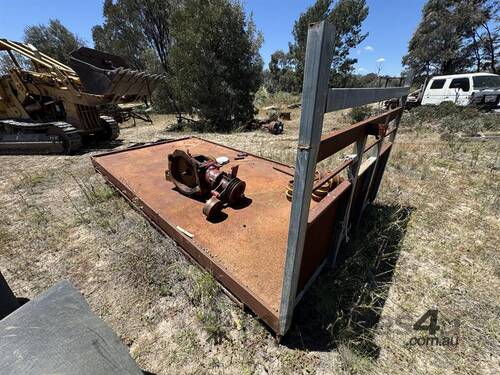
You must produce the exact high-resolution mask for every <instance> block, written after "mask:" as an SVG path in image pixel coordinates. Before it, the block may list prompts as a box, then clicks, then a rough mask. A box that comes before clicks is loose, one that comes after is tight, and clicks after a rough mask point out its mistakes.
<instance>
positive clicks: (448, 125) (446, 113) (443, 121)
mask: <svg viewBox="0 0 500 375" xmlns="http://www.w3.org/2000/svg"><path fill="white" fill-rule="evenodd" d="M401 126H402V127H406V128H411V129H414V130H422V129H428V130H434V131H438V132H440V133H465V134H476V133H478V132H481V131H490V130H500V116H499V115H498V114H496V113H485V112H481V111H480V110H479V109H478V108H474V107H460V106H456V105H455V104H453V103H451V102H443V103H441V104H440V105H437V106H420V107H416V108H413V109H412V110H411V111H406V112H405V113H404V114H403V118H402V120H401Z"/></svg>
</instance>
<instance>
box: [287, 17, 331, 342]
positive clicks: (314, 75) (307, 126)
mask: <svg viewBox="0 0 500 375" xmlns="http://www.w3.org/2000/svg"><path fill="white" fill-rule="evenodd" d="M334 39H335V28H334V27H333V25H331V24H330V23H328V22H325V21H323V22H320V23H317V24H313V25H310V27H309V31H308V33H307V46H306V56H305V67H304V83H303V88H302V112H301V118H300V131H299V145H298V148H297V161H296V167H295V177H294V186H293V195H292V209H291V213H290V226H289V229H288V244H287V252H286V258H285V269H284V274H283V286H282V290H281V304H280V312H279V315H280V326H279V335H281V336H283V335H284V334H285V333H286V331H287V330H288V328H289V327H290V324H291V322H292V317H293V310H294V308H295V299H296V296H297V285H298V282H299V274H300V267H301V262H302V254H303V250H304V241H305V236H306V231H307V221H308V217H309V207H310V204H311V194H312V187H313V182H314V172H315V170H316V159H317V156H318V149H319V145H320V141H321V131H322V128H323V116H324V113H325V109H326V102H327V97H328V81H329V78H330V67H331V64H332V59H333V46H334Z"/></svg>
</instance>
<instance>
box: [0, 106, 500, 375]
mask: <svg viewBox="0 0 500 375" xmlns="http://www.w3.org/2000/svg"><path fill="white" fill-rule="evenodd" d="M292 116H293V120H292V121H290V122H286V125H285V126H286V128H285V133H284V134H283V135H280V136H273V135H270V134H268V133H264V132H261V131H255V132H251V133H235V134H227V135H220V134H201V135H199V136H202V137H205V138H207V139H210V140H215V141H217V142H220V143H223V144H227V145H230V146H233V147H236V148H239V149H242V150H246V151H249V152H252V153H256V154H259V155H262V156H265V157H268V158H271V159H275V160H279V161H284V162H287V163H291V164H293V162H294V155H295V147H296V142H297V129H298V112H297V110H294V112H293V114H292ZM172 122H173V118H172V117H169V116H155V117H154V124H153V125H148V124H145V123H138V124H137V126H136V127H128V128H124V129H123V130H122V135H121V139H122V140H123V143H122V144H117V145H114V146H116V147H127V146H130V145H132V144H134V143H136V142H150V141H155V140H158V139H170V138H176V137H182V136H185V135H186V134H187V133H175V132H169V131H167V127H168V126H169V125H170V124H171V123H172ZM345 123H346V120H345V118H344V117H343V115H328V116H327V117H326V120H325V126H324V128H325V130H331V129H332V128H334V127H336V126H340V125H343V124H345ZM129 126H130V124H129ZM108 146H109V147H111V145H108ZM108 146H103V147H102V148H101V149H100V150H86V151H84V152H82V153H81V154H79V155H75V156H0V165H1V168H0V267H1V271H2V273H3V274H4V276H5V278H6V279H7V280H8V281H9V283H10V284H11V286H12V288H13V290H14V292H15V294H16V295H18V296H23V297H28V298H33V297H35V296H36V295H37V294H38V293H40V292H42V291H44V290H45V289H46V288H48V287H49V286H51V285H52V284H53V283H55V282H57V281H59V280H61V279H69V280H70V281H71V282H72V283H74V284H75V285H76V287H78V288H79V289H80V290H81V291H82V293H83V294H84V295H85V297H86V298H87V300H88V302H89V304H90V306H91V308H92V310H93V311H94V312H95V313H97V314H98V315H99V316H100V317H101V318H102V319H104V321H106V322H107V323H108V324H109V325H110V326H111V327H112V328H113V329H114V330H115V332H117V334H118V335H119V336H120V337H121V339H122V340H123V342H124V343H125V344H126V345H128V347H129V349H130V353H131V355H132V356H133V357H134V359H135V360H136V361H137V362H138V363H139V365H140V366H141V367H142V368H143V369H145V370H147V371H150V372H152V373H154V374H175V373H190V374H204V373H213V374H219V373H228V374H252V373H257V374H266V373H270V374H314V373H316V374H330V373H339V374H352V373H364V374H389V373H390V374H406V373H413V374H424V373H425V374H427V373H434V374H448V373H449V374H451V373H464V374H476V373H477V374H479V373H481V374H498V373H500V344H499V343H500V325H499V323H498V322H499V316H500V310H499V306H500V295H499V293H498V291H499V290H500V282H499V277H500V264H499V259H500V257H499V247H498V246H499V243H500V238H499V233H500V220H499V190H500V189H499V183H500V178H499V172H498V168H499V159H498V155H499V149H500V148H499V144H498V143H495V142H492V141H490V142H481V143H479V142H470V143H469V142H457V141H456V140H442V139H441V138H440V136H439V135H438V134H435V133H416V132H413V131H411V130H408V129H403V130H402V131H401V132H400V135H399V136H398V139H397V145H396V147H395V149H394V151H393V153H392V155H391V159H390V162H389V166H388V169H387V170H386V173H385V177H384V181H383V184H382V187H381V190H380V194H379V197H378V199H377V201H376V204H375V205H374V206H373V207H371V208H369V210H368V212H367V216H366V218H365V220H364V224H363V226H362V228H361V230H360V232H359V234H358V236H357V239H356V240H354V241H351V242H350V243H349V244H348V245H347V246H345V247H344V249H343V254H344V257H343V258H344V260H343V261H342V262H341V263H340V266H339V268H338V269H337V270H336V271H335V272H329V273H325V274H324V275H322V276H321V277H320V279H319V280H318V282H317V283H316V284H315V286H314V287H313V289H312V290H311V292H310V293H309V294H308V295H307V296H306V297H305V299H304V300H303V301H302V302H301V304H300V305H299V307H298V309H297V313H296V319H295V324H294V326H293V327H292V329H291V331H290V334H289V335H288V336H287V337H286V338H285V340H284V341H283V342H282V344H280V345H278V344H277V343H276V342H275V340H274V338H273V335H272V334H271V333H270V331H268V330H267V329H266V328H265V326H264V325H263V324H262V323H261V322H259V321H258V319H257V318H255V317H254V316H253V315H251V314H250V313H247V312H244V311H241V310H240V309H239V308H238V306H237V305H236V304H234V303H233V302H232V301H231V300H230V299H229V298H228V297H227V296H226V295H225V294H223V293H222V292H221V290H220V289H219V287H218V286H217V283H216V282H215V281H214V279H213V278H212V277H211V276H210V275H209V274H207V273H205V272H203V271H200V270H199V269H198V268H197V267H196V266H194V265H191V264H190V263H189V262H188V261H187V260H185V259H184V258H183V256H182V255H180V254H179V252H178V250H177V248H176V244H175V243H174V242H173V241H172V240H170V239H168V238H165V237H163V236H162V235H160V234H159V233H158V232H157V231H155V230H154V229H153V228H152V227H151V226H150V225H149V224H148V223H147V222H146V221H145V220H144V219H143V218H142V217H141V216H140V214H138V213H137V212H135V211H134V210H133V209H132V208H130V207H129V205H128V204H127V203H126V202H125V201H124V200H123V199H122V198H121V197H120V196H118V195H117V194H116V193H114V191H113V190H112V189H111V188H109V187H108V186H107V185H106V184H105V183H104V180H103V179H102V177H100V176H99V175H97V174H96V173H95V172H94V170H93V168H92V166H91V163H90V156H91V155H93V154H95V153H98V152H101V151H103V150H106V149H107V148H106V147H108ZM165 157H166V155H165ZM347 255H350V256H349V257H348V256H347ZM432 308H435V309H437V310H438V311H439V315H438V324H439V326H440V327H441V328H440V331H438V332H437V334H436V335H437V336H439V337H445V336H453V337H456V336H458V344H457V345H453V346H432V345H419V344H418V343H417V342H416V340H415V339H413V341H412V337H417V338H418V337H424V338H425V337H426V336H428V334H427V332H425V331H415V330H413V328H412V325H413V323H415V321H416V320H417V319H418V318H420V317H421V316H422V314H424V313H425V312H426V311H427V310H428V309H432ZM452 328H453V329H452ZM412 342H413V344H412ZM422 342H423V341H422Z"/></svg>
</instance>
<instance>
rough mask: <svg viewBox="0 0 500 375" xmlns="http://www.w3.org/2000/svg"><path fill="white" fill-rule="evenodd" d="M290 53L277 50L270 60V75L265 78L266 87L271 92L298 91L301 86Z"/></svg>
mask: <svg viewBox="0 0 500 375" xmlns="http://www.w3.org/2000/svg"><path fill="white" fill-rule="evenodd" d="M292 61H293V60H292V59H291V57H290V54H288V53H285V52H283V51H282V50H277V51H276V52H274V53H273V54H272V55H271V60H270V61H269V70H268V71H267V72H268V77H266V78H267V79H266V80H265V83H266V88H267V90H268V91H269V92H270V93H275V92H278V91H286V92H291V93H297V92H299V91H300V89H301V87H300V86H299V82H298V80H297V75H296V74H295V71H294V64H293V63H292Z"/></svg>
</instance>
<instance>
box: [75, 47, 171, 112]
mask: <svg viewBox="0 0 500 375" xmlns="http://www.w3.org/2000/svg"><path fill="white" fill-rule="evenodd" d="M70 61H71V62H70V65H71V67H72V68H73V69H74V70H75V72H76V73H77V74H78V76H79V77H80V82H81V83H82V85H83V87H84V90H85V92H87V93H89V94H96V95H107V96H108V95H109V96H112V97H113V98H112V99H111V102H113V103H118V102H123V101H138V100H140V99H142V98H143V97H147V96H150V95H151V92H152V91H153V90H154V89H155V88H156V86H157V85H158V84H159V82H160V81H161V80H162V79H163V76H162V75H161V74H148V73H144V72H139V71H136V70H132V69H130V68H129V67H128V66H127V64H126V63H125V61H124V60H123V59H122V58H121V57H119V56H116V55H112V54H109V53H104V52H100V51H96V50H94V49H91V48H87V47H80V48H79V49H77V50H75V51H74V52H72V53H71V57H70ZM124 98H126V99H125V100H124Z"/></svg>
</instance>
